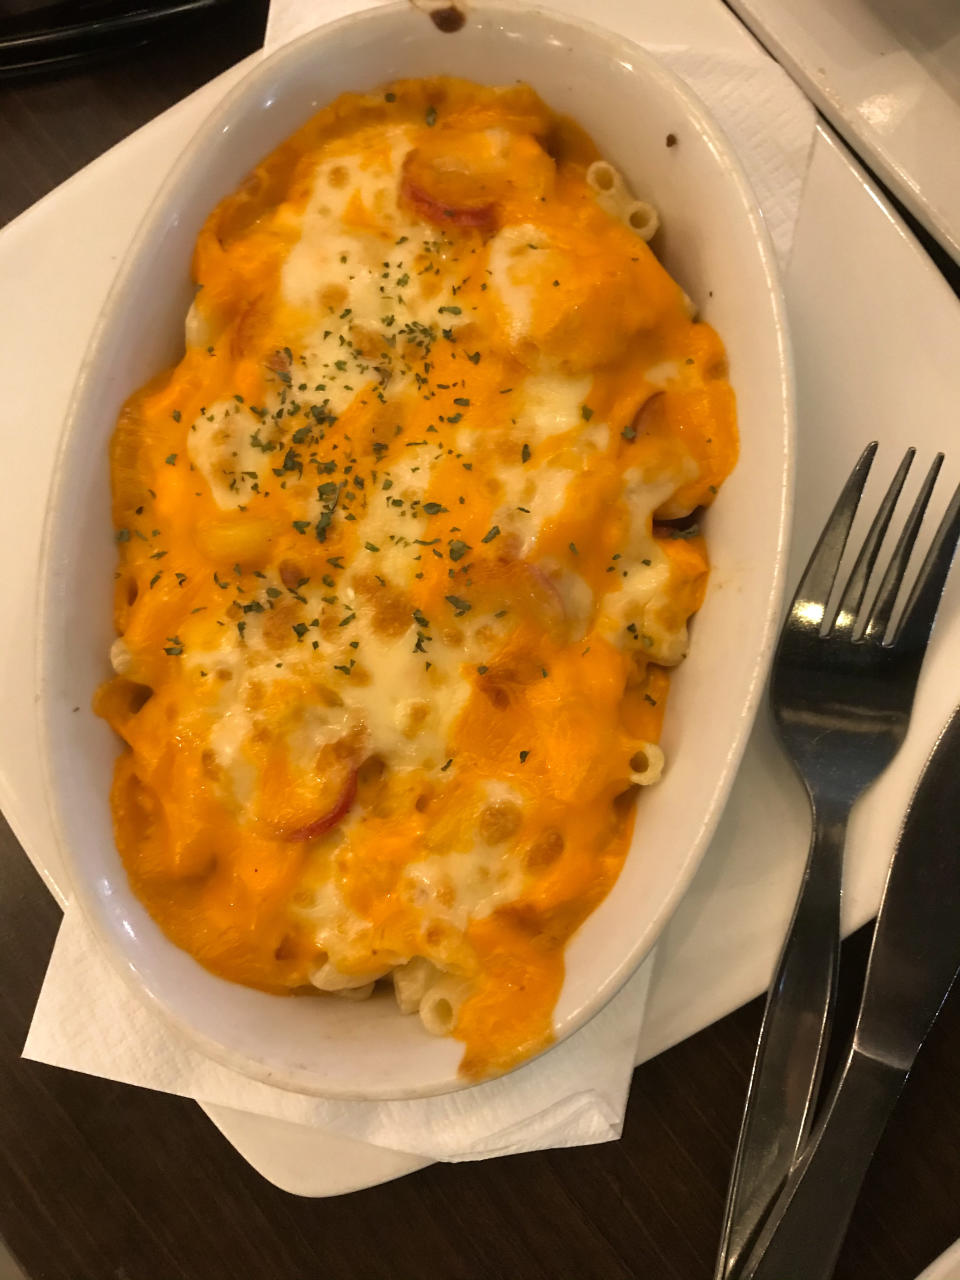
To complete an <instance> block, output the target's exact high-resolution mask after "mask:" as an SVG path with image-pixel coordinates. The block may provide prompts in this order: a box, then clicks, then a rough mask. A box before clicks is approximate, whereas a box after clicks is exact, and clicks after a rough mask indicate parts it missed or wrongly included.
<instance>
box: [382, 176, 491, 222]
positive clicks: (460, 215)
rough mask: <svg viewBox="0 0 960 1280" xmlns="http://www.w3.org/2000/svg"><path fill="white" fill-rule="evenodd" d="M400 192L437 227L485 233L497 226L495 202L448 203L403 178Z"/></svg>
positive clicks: (419, 212) (422, 216)
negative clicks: (473, 203) (462, 228)
mask: <svg viewBox="0 0 960 1280" xmlns="http://www.w3.org/2000/svg"><path fill="white" fill-rule="evenodd" d="M400 193H401V195H402V197H403V198H404V200H406V201H407V203H408V204H409V205H411V206H412V207H413V209H414V210H415V211H416V212H417V213H418V214H419V215H420V217H421V218H424V219H425V220H426V221H427V222H432V223H433V224H434V226H438V227H448V226H451V225H452V226H455V227H473V228H475V229H476V230H477V231H482V232H484V233H485V234H488V233H490V232H493V231H495V230H496V228H497V208H496V205H495V204H492V203H491V204H480V205H449V204H445V203H444V202H443V201H442V200H438V199H437V198H436V197H435V196H432V195H431V194H430V192H429V191H427V190H426V189H425V188H424V187H421V186H418V185H417V184H416V183H414V182H411V181H410V179H409V178H404V179H403V181H402V183H401V184H400Z"/></svg>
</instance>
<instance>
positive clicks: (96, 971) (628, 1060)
mask: <svg viewBox="0 0 960 1280" xmlns="http://www.w3.org/2000/svg"><path fill="white" fill-rule="evenodd" d="M578 5H579V7H580V8H581V9H583V10H585V9H586V5H585V4H583V3H582V0H559V3H558V4H557V7H563V8H565V9H568V10H569V9H576V8H577V7H578ZM370 7H372V5H371V3H370V2H369V0H367V2H364V0H325V2H324V3H323V4H322V5H321V4H319V3H317V0H274V3H273V5H272V7H271V12H270V19H269V26H268V31H267V42H268V44H273V45H277V44H280V43H283V42H284V41H285V40H288V39H292V38H293V37H294V36H297V35H300V34H302V32H304V31H306V30H309V29H310V28H311V27H314V26H317V25H318V23H319V21H320V19H321V16H322V19H323V20H324V21H329V20H332V19H334V18H338V17H341V16H344V15H345V14H346V13H348V12H354V11H356V10H358V9H361V8H370ZM321 11H322V15H321ZM585 16H586V15H585ZM589 16H591V17H592V18H593V20H596V19H597V16H598V15H597V12H596V11H595V10H594V11H593V12H592V13H591V14H590V15H589ZM600 16H601V18H602V17H603V15H600ZM606 16H607V19H608V21H609V23H610V24H611V25H612V24H614V23H616V24H617V25H619V26H620V27H621V29H623V31H624V34H627V35H632V36H633V37H634V38H635V39H637V40H638V41H639V42H640V43H643V39H642V32H641V31H636V30H631V29H630V26H631V18H630V12H629V7H627V9H625V10H622V11H621V7H620V6H611V7H610V9H609V11H608V12H607V15H606ZM651 52H653V53H655V54H656V55H657V56H658V57H659V58H660V59H661V61H663V62H665V63H666V64H667V65H668V66H669V67H671V69H672V70H673V71H674V72H675V73H676V74H677V75H679V76H680V77H681V78H682V79H684V80H686V81H687V83H688V84H689V85H690V87H691V88H692V89H693V90H694V92H696V93H697V94H698V95H699V96H700V97H701V98H702V99H703V101H704V102H705V103H706V104H707V106H708V108H709V109H710V110H711V112H712V113H713V115H714V117H715V118H716V119H717V121H718V122H719V124H720V125H721V127H722V128H723V129H724V131H725V132H726V134H727V136H728V137H729V138H730V140H731V142H732V143H733V145H734V147H735V149H736V151H737V153H738V154H739V156H740V159H741V161H742V163H743V166H744V168H745V170H746V172H747V176H748V178H749V179H750V181H751V183H752V185H753V188H754V190H755V192H756V195H757V199H758V202H759V204H760V207H761V209H762V211H763V214H764V217H765V219H766V222H767V226H768V228H769V231H770V235H771V239H772V240H773V244H774V247H775V250H776V252H777V256H778V258H779V260H780V264H781V267H784V266H786V263H787V262H788V260H789V255H790V250H791V247H792V244H793V235H794V229H795V225H796V219H797V214H798V211H799V207H800V198H801V195H802V191H803V185H804V181H805V177H806V171H807V165H808V162H809V156H810V151H811V147H812V143H813V137H814V130H815V124H816V117H815V113H814V111H813V108H812V107H811V106H810V104H809V103H808V102H807V100H806V99H805V98H804V97H803V95H802V94H801V93H800V92H799V90H798V89H796V87H795V86H794V85H793V84H792V83H791V81H790V80H789V79H788V77H787V76H786V75H785V74H784V73H783V72H782V71H781V70H780V68H779V67H778V66H777V65H776V63H774V62H773V61H772V60H771V59H769V58H768V57H767V56H766V55H765V54H764V53H763V52H762V50H760V49H759V47H758V48H757V49H756V51H755V53H754V54H753V55H752V56H750V57H732V56H730V55H727V54H724V55H718V54H716V53H713V52H711V51H710V50H709V49H705V48H696V47H692V48H690V47H684V48H680V47H676V46H671V47H667V48H665V47H662V46H661V47H655V46H654V47H651ZM652 962H653V957H652V956H651V957H649V958H648V960H647V961H646V962H645V963H644V964H643V965H642V966H641V968H640V969H639V970H638V972H637V973H636V974H635V975H634V977H633V978H632V979H631V980H630V982H629V983H627V985H626V986H625V987H624V988H623V990H622V991H621V992H620V993H619V994H618V995H617V996H616V998H615V999H614V1000H612V1001H611V1002H610V1003H609V1004H608V1005H607V1007H606V1008H605V1009H603V1010H602V1011H601V1012H600V1013H599V1014H598V1015H597V1016H596V1017H595V1018H594V1019H593V1020H592V1021H591V1022H590V1023H589V1024H588V1025H587V1026H586V1027H584V1028H583V1029H582V1030H581V1031H579V1032H578V1033H577V1034H576V1035H574V1036H572V1037H570V1038H569V1039H568V1040H567V1041H566V1042H565V1043H564V1044H562V1045H560V1046H558V1047H557V1048H556V1049H554V1050H552V1051H551V1052H549V1053H548V1054H546V1055H545V1056H543V1057H542V1058H539V1059H537V1060H536V1061H535V1062H533V1063H530V1064H529V1065H527V1066H525V1067H522V1068H520V1069H519V1070H518V1071H515V1072H513V1073H512V1074H511V1075H509V1076H507V1077H505V1078H504V1079H502V1080H495V1081H491V1082H489V1083H486V1084H481V1085H477V1086H475V1087H473V1088H470V1089H466V1090H463V1091H462V1092H459V1093H455V1094H450V1095H447V1096H446V1097H440V1098H431V1099H425V1100H419V1101H410V1102H387V1103H365V1102H336V1101H329V1100H324V1099H318V1098H311V1097H307V1096H305V1095H302V1094H294V1093H289V1092H286V1091H284V1090H280V1089H276V1088H273V1087H271V1086H269V1085H265V1084H261V1083H259V1082H258V1081H255V1080H250V1079H248V1078H247V1077H245V1076H242V1075H239V1074H238V1073H236V1072H234V1071H231V1070H230V1069H229V1068H227V1067H223V1066H220V1065H219V1064H218V1063H216V1062H213V1061H212V1060H211V1059H209V1058H207V1057H206V1056H205V1055H203V1054H202V1053H200V1052H199V1051H197V1050H196V1049H194V1048H192V1047H191V1046H190V1045H189V1044H187V1043H186V1042H185V1041H184V1040H183V1039H182V1038H181V1037H180V1036H179V1035H178V1034H177V1033H176V1032H175V1031H174V1030H172V1029H171V1028H170V1027H168V1026H167V1024H166V1023H165V1022H164V1021H163V1020H161V1019H160V1018H159V1017H158V1016H157V1015H156V1014H155V1013H153V1012H152V1011H151V1010H150V1009H149V1008H148V1007H147V1006H146V1005H145V1004H143V1003H141V1002H140V1001H139V1000H138V999H137V998H136V997H135V996H134V995H133V993H132V992H131V991H130V989H129V988H128V987H127V986H126V984H125V982H124V981H123V980H122V979H121V978H120V977H119V976H118V974H117V973H116V972H115V971H114V969H113V968H112V966H111V964H110V963H109V961H108V960H107V958H106V957H105V956H104V955H103V954H102V953H101V951H100V948H99V944H98V943H97V942H96V941H95V939H94V938H93V935H92V934H91V932H90V931H89V930H88V928H87V927H86V924H85V922H84V920H83V918H82V917H81V915H80V913H79V911H78V910H77V909H76V908H69V909H68V910H67V914H66V916H65V918H64V922H63V925H62V927H61V930H60V934H59V936H58V938H57V942H56V946H55V948H54V952H53V956H52V958H51V961H50V967H49V969H48V971H47V976H46V979H45V981H44V985H43V989H42V991H41V993H40V999H39V1001H38V1004H37V1008H36V1012H35V1014H34V1019H33V1025H32V1026H31V1028H30V1034H29V1037H28V1039H27V1043H26V1046H25V1048H24V1054H25V1055H26V1056H27V1057H29V1058H34V1059H36V1060H37V1061H41V1062H47V1063H51V1064H53V1065H56V1066H62V1067H69V1068H72V1069H74V1070H77V1071H84V1072H87V1073H88V1074H91V1075H99V1076H105V1077H107V1078H110V1079H114V1080H120V1081H124V1082H126V1083H128V1084H136V1085H141V1086H144V1087H147V1088H152V1089H158V1090H162V1091H164V1092H167V1093H176V1094H181V1095H184V1096H186V1097H192V1098H196V1099H197V1100H198V1101H200V1102H204V1103H213V1104H220V1105H223V1106H227V1107H233V1108H235V1109H237V1110H241V1111H252V1112H256V1113H259V1114H263V1115H268V1116H272V1117H276V1118H278V1119H282V1120H287V1121H293V1122H295V1123H300V1124H307V1125H313V1126H317V1127H319V1128H321V1129H324V1130H327V1131H329V1132H334V1133H338V1134H342V1135H344V1136H347V1137H352V1138H357V1139H360V1140H363V1141H366V1142H370V1143H373V1144H374V1145H377V1146H382V1147H387V1148H390V1149H392V1150H395V1151H407V1152H411V1153H414V1154H417V1155H422V1156H425V1157H432V1158H435V1159H440V1160H451V1161H453V1160H470V1159H483V1158H486V1157H489V1156H497V1155H506V1154H509V1153H512V1152H518V1151H527V1150H532V1149H535V1148H541V1147H562V1146H577V1145H582V1144H587V1143H593V1142H604V1141H608V1140H610V1139H614V1138H617V1137H619V1135H620V1130H621V1127H622V1123H623V1114H624V1110H625V1107H626V1099H627V1091H628V1088H629V1083H630V1076H631V1073H632V1070H633V1062H634V1053H635V1049H636V1043H637V1038H638V1035H639V1031H640V1028H641V1026H642V1023H643V1015H644V1009H645V1005H646V996H647V988H648V985H649V978H650V972H651V967H652Z"/></svg>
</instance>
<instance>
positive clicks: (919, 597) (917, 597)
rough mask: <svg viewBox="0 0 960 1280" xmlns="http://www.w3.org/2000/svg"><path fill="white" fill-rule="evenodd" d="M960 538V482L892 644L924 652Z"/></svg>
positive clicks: (919, 652)
mask: <svg viewBox="0 0 960 1280" xmlns="http://www.w3.org/2000/svg"><path fill="white" fill-rule="evenodd" d="M958 542H960V486H958V487H957V491H956V493H954V495H953V499H952V500H951V502H950V505H949V507H947V509H946V511H945V512H944V516H943V519H942V520H941V521H940V526H939V528H938V529H937V532H936V535H935V537H934V539H933V542H932V543H931V544H930V550H929V551H928V552H927V555H926V559H925V560H924V562H923V565H922V567H921V569H920V572H919V574H918V575H917V580H916V582H915V583H914V584H913V590H912V591H911V592H910V598H909V599H908V600H907V603H906V605H905V607H904V610H903V617H902V618H901V619H900V622H899V624H898V625H897V630H896V633H895V635H894V637H893V640H892V642H891V643H892V644H893V645H894V646H895V647H896V648H897V649H899V650H901V651H903V652H904V653H907V652H910V651H911V650H912V651H914V652H915V654H916V656H917V657H918V658H920V657H922V656H923V653H924V650H925V649H926V647H927V641H928V640H929V639H930V632H931V631H932V630H933V623H934V619H935V618H936V616H937V608H938V607H939V604H940V597H941V596H942V595H943V587H944V583H945V582H946V580H947V574H948V573H949V572H950V565H951V562H952V561H953V556H954V552H955V551H956V549H957V543H958Z"/></svg>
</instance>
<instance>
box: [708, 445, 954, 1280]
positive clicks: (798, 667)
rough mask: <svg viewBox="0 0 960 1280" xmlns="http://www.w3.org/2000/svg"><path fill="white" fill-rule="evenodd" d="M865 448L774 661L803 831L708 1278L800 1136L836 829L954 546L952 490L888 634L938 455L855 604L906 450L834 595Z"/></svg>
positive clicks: (828, 986)
mask: <svg viewBox="0 0 960 1280" xmlns="http://www.w3.org/2000/svg"><path fill="white" fill-rule="evenodd" d="M876 451H877V444H876V441H874V442H873V443H872V444H870V445H868V446H867V448H866V449H865V450H864V451H863V453H862V455H861V456H860V459H859V461H858V462H857V464H856V466H855V467H854V469H853V471H852V473H851V475H850V478H849V479H848V480H847V483H846V485H845V486H844V488H843V491H842V493H841V494H840V497H839V499H838V500H837V504H836V506H835V507H834V509H833V512H832V514H831V516H830V518H829V520H828V521H827V524H826V526H825V528H824V530H823V533H822V534H821V535H820V540H819V541H818V543H817V546H816V548H815V549H814V552H813V555H812V556H811V558H810V562H809V563H808V565H807V567H806V570H805V571H804V574H803V577H802V579H801V581H800V585H799V586H798V588H797V592H796V595H795V597H794V600H793V603H792V605H791V607H790V611H789V614H788V616H787V619H786V621H785V623H784V626H783V630H782V632H781V636H780V642H779V645H778V647H777V652H776V655H775V657H774V662H773V672H772V678H771V690H770V699H771V706H772V710H773V716H774V721H775V723H776V725H777V728H778V730H779V733H780V737H781V740H782V742H783V745H784V747H785V748H786V751H787V754H788V755H789V756H790V758H791V760H792V762H793V765H794V767H795V768H796V770H797V772H798V773H799V775H800V777H801V779H802V780H803V783H804V785H805V787H806V790H807V794H808V796H809V799H810V806H811V809H812V813H813V834H812V839H811V843H810V850H809V853H808V856H807V863H806V867H805V869H804V873H803V878H802V881H801V885H800V891H799V895H798V897H797V901H796V906H795V907H794V913H793V919H792V921H791V924H790V928H789V930H788V933H787V937H786V940H785V942H784V945H783V950H782V952H781V954H780V958H779V961H778V963H777V968H776V971H775V974H774V978H773V982H772V984H771V986H770V990H769V994H768V996H767V1004H766V1009H765V1011H764V1016H763V1024H762V1027H761V1030H760V1039H759V1043H758V1045H757V1051H756V1056H755V1058H754V1063H753V1071H752V1074H751V1078H750V1085H749V1089H748V1092H747V1102H746V1107H745V1109H744V1115H743V1121H742V1124H741V1129H740V1137H739V1141H738V1144H737V1153H736V1156H735V1158H734V1165H733V1171H732V1174H731V1178H730V1187H729V1191H728V1194H727V1205H726V1210H725V1213H724V1224H723V1235H722V1238H721V1245H720V1251H719V1254H718V1259H717V1265H716V1270H715V1280H734V1278H735V1277H736V1276H737V1274H738V1272H740V1270H741V1269H742V1266H743V1263H744V1261H745V1259H746V1257H747V1255H748V1253H749V1250H750V1248H751V1246H752V1244H753V1242H754V1241H755V1239H756V1237H757V1234H758V1233H759V1231H760V1228H761V1227H762V1226H763V1223H764V1220H765V1218H766V1216H767V1214H768V1212H769V1209H770V1206H771V1205H772V1203H773V1201H774V1199H775V1197H776V1196H777V1194H778V1193H779V1191H780V1190H781V1188H782V1186H783V1184H784V1182H785V1180H786V1178H787V1175H788V1174H789V1173H790V1171H791V1169H792V1167H793V1166H794V1164H795V1162H796V1160H797V1158H798V1156H799V1155H800V1153H801V1150H802V1148H803V1145H804V1143H805V1142H806V1139H807V1136H808V1134H809V1130H810V1123H811V1119H812V1113H813V1109H814V1106H815V1103H816V1099H817V1094H818V1090H819V1085H820V1078H821V1074H822V1069H823V1059H824V1051H825V1048H826V1043H827V1040H828V1038H829V1033H830V1029H831V1026H832V1022H833V1007H834V996H835V991H836V982H837V965H838V957H839V950H840V894H841V872H842V866H843V846H844V839H845V835H846V828H847V820H848V818H849V815H850V811H851V809H852V808H853V805H854V804H855V802H856V801H857V799H858V798H859V796H860V795H861V793H862V792H863V791H864V790H865V789H866V787H868V786H869V785H870V783H872V782H873V781H874V780H875V779H876V778H877V777H878V776H879V775H880V774H881V773H882V772H883V770H884V769H885V768H886V766H887V765H888V764H889V763H890V761H891V760H892V759H893V757H894V756H895V755H896V753H897V751H898V750H899V748H900V744H901V743H902V742H903V739H904V736H905V734H906V731H907V725H908V724H909V721H910V712H911V709H912V707H913V697H914V691H915V689H916V686H917V678H918V676H919V673H920V667H921V664H922V662H923V657H924V653H925V651H926V647H927V641H928V639H929V637H930V632H931V630H932V627H933V622H934V618H935V616H936V612H937V607H938V605H939V602H940V597H941V594H942V592H943V586H944V583H945V581H946V577H947V573H948V571H949V568H950V563H951V560H952V557H953V553H954V550H955V548H956V545H957V540H958V537H960V489H958V490H957V492H956V494H954V497H953V499H952V501H951V503H950V506H949V508H948V510H947V512H946V514H945V515H944V518H943V520H942V521H941V523H940V526H939V528H938V530H937V533H936V535H935V537H934V539H933V542H932V544H931V546H930V550H929V552H928V553H927V556H926V558H925V560H924V563H923V565H922V567H921V569H920V572H919V574H918V576H917V579H916V582H915V584H914V586H913V589H912V591H911V592H910V595H909V598H908V600H907V603H906V605H905V607H904V609H903V612H902V616H901V617H900V619H899V621H898V622H897V624H896V626H895V627H891V619H892V617H893V612H894V607H895V605H896V601H897V597H898V595H899V593H900V588H901V586H902V584H903V581H904V576H905V573H906V569H907V564H908V562H909V559H910V554H911V552H912V550H913V547H914V543H915V542H916V539H917V535H918V533H919V530H920V526H921V524H922V522H923V517H924V513H925V511H926V508H927V504H928V502H929V500H930V494H931V491H932V490H933V486H934V483H935V482H936V478H937V474H938V472H939V470H940V466H941V464H942V462H943V454H937V456H936V458H935V459H934V461H933V464H932V466H931V467H930V470H929V472H928V473H927V476H926V478H925V479H924V481H923V484H922V485H921V488H920V492H919V494H918V496H917V499H916V501H915V503H914V505H913V508H912V509H911V511H910V513H909V514H908V516H907V519H906V521H905V523H904V526H903V529H902V532H901V534H900V537H899V539H898V540H897V543H896V546H895V548H894V551H893V554H892V556H891V558H890V561H889V564H888V566H887V569H886V571H885V572H884V574H883V576H882V578H881V581H880V585H879V588H877V590H876V592H875V593H874V594H873V595H872V598H871V599H870V601H869V604H866V605H865V601H866V599H867V594H868V587H869V585H870V582H871V578H872V577H873V570H874V567H875V565H876V562H877V557H878V555H879V552H880V548H881V544H882V543H883V541H884V537H885V535H886V532H887V528H888V526H889V523H890V519H891V516H892V515H893V511H894V508H895V506H896V504H897V501H898V499H899V496H900V492H901V490H902V488H903V485H904V481H905V480H906V477H907V472H908V471H909V469H910V465H911V463H912V461H913V458H914V454H915V450H914V449H908V450H907V452H906V454H905V455H904V457H903V460H902V461H901V463H900V465H899V467H898V468H897V471H896V474H895V475H894V477H893V480H892V482H891V484H890V487H889V489H888V490H887V492H886V494H885V496H884V498H883V500H882V502H881V503H880V506H879V508H878V509H877V512H876V515H875V517H874V519H873V522H872V524H871V526H870V529H869V531H868V533H867V536H866V538H865V539H864V542H863V545H862V547H861V548H860V551H859V553H858V555H857V557H856V560H855V563H854V566H853V569H852V570H851V572H850V576H849V578H848V579H847V581H846V583H845V584H844V586H843V588H842V592H841V595H840V600H839V604H838V606H837V607H836V608H835V609H834V610H831V611H830V612H828V605H829V602H830V599H831V597H832V596H833V594H834V588H835V586H836V585H837V583H838V578H839V569H840V562H841V559H842V557H843V553H844V550H845V548H846V544H847V539H848V536H849V533H850V528H851V526H852V524H853V520H854V516H855V515H856V512H857V507H858V505H859V502H860V498H861V495H862V493H863V489H864V485H865V483H866V480H867V475H868V473H869V471H870V467H871V465H872V463H873V459H874V456H875V454H876Z"/></svg>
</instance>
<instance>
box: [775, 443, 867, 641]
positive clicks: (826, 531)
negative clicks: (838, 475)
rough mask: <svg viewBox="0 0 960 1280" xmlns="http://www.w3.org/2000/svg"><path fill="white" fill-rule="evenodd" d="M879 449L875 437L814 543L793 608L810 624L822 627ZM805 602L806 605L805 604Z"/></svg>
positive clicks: (795, 612)
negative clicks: (865, 486) (848, 539)
mask: <svg viewBox="0 0 960 1280" xmlns="http://www.w3.org/2000/svg"><path fill="white" fill-rule="evenodd" d="M876 452H877V442H876V440H872V441H871V442H870V444H868V445H867V447H866V448H865V449H864V451H863V453H861V455H860V457H859V458H858V459H857V465H856V466H855V467H854V468H853V470H852V471H851V472H850V478H849V479H848V480H847V483H846V484H845V485H844V486H843V491H842V492H841V494H840V497H839V498H838V499H837V502H836V506H835V507H834V508H833V511H832V512H831V513H830V518H829V520H828V521H827V523H826V524H825V525H824V528H823V532H822V533H821V534H820V539H819V541H818V542H817V545H816V547H814V550H813V555H811V557H810V559H809V560H808V562H807V567H806V569H804V571H803V577H802V578H801V579H800V584H799V586H798V587H797V593H796V595H795V596H794V598H793V604H792V606H791V612H792V613H793V614H795V615H796V614H800V615H802V617H803V619H804V622H805V623H806V625H807V626H814V625H815V626H816V629H817V631H819V630H820V624H821V622H822V621H823V615H824V613H825V612H826V608H827V601H828V600H829V598H830V592H831V591H832V590H833V583H834V580H835V579H836V576H837V570H838V569H839V568H840V561H841V560H842V559H843V551H844V548H845V547H846V545H847V538H848V537H849V535H850V526H851V525H852V524H853V518H854V516H855V515H856V514H857V507H858V506H859V505H860V498H861V496H862V494H863V486H864V485H865V484H866V482H867V476H868V475H869V473H870V467H871V465H872V463H873V459H874V456H875V455H876ZM804 606H807V607H806V608H805V607H804ZM817 610H819V614H818V616H814V615H815V614H817Z"/></svg>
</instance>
